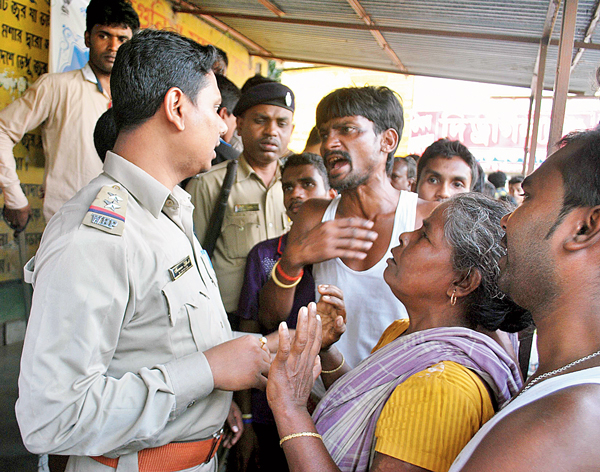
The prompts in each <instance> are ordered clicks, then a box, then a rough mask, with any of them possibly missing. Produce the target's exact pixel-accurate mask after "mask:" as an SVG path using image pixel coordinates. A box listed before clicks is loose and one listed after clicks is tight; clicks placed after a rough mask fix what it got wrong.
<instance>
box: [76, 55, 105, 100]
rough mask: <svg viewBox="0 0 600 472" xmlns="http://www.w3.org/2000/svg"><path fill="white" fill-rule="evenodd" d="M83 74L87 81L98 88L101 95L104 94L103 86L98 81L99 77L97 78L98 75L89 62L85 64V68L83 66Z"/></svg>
mask: <svg viewBox="0 0 600 472" xmlns="http://www.w3.org/2000/svg"><path fill="white" fill-rule="evenodd" d="M81 73H82V74H83V78H84V79H85V80H87V81H88V82H91V83H92V84H95V85H96V87H97V88H98V92H100V93H101V94H104V89H103V88H102V84H101V83H100V81H99V80H98V77H96V74H94V71H93V70H92V68H91V66H90V63H89V62H87V63H86V64H85V66H83V68H82V69H81Z"/></svg>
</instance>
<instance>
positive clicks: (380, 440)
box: [373, 320, 494, 472]
mask: <svg viewBox="0 0 600 472" xmlns="http://www.w3.org/2000/svg"><path fill="white" fill-rule="evenodd" d="M407 327H408V321H407V320H398V321H397V322H394V323H393V324H392V325H391V326H390V327H389V328H388V329H387V330H386V331H385V332H384V334H383V335H382V336H381V339H380V341H379V343H378V344H377V346H376V347H375V349H373V351H375V350H377V349H379V348H381V347H383V346H385V345H386V344H388V343H389V342H391V341H393V340H394V339H396V338H397V337H398V336H399V335H400V334H402V333H403V332H404V331H405V330H406V328H407ZM493 415H494V408H493V405H492V401H491V398H490V395H489V393H488V391H487V388H486V386H485V384H484V382H483V381H482V380H481V379H480V378H479V376H478V375H477V374H475V373H474V372H472V371H470V370H469V369H467V368H465V367H463V366H461V365H459V364H457V363H455V362H451V361H444V362H440V363H438V364H435V365H433V366H431V367H429V368H428V369H425V370H423V371H421V372H418V373H416V374H414V375H413V376H411V377H410V378H408V379H407V380H406V381H405V382H403V383H402V384H400V385H399V386H398V387H396V389H395V390H394V392H393V393H392V395H391V396H390V398H389V399H388V401H387V403H386V404H385V406H384V408H383V411H382V412H381V415H380V417H379V420H378V421H377V428H376V430H375V437H376V441H377V442H376V446H375V450H376V451H377V452H379V453H382V454H387V455H389V456H391V457H395V458H396V459H399V460H402V461H404V462H408V463H410V464H413V465H416V466H419V467H422V468H424V469H428V470H431V471H434V472H446V471H448V469H449V468H450V465H451V464H452V462H453V461H454V459H455V458H456V456H457V455H458V453H459V452H460V451H461V449H462V448H463V447H464V446H465V445H466V444H467V442H469V440H470V439H471V437H473V435H474V434H475V433H476V432H477V430H479V428H481V426H482V425H483V424H484V423H485V422H486V421H488V420H489V419H490V418H491V417H492V416H493Z"/></svg>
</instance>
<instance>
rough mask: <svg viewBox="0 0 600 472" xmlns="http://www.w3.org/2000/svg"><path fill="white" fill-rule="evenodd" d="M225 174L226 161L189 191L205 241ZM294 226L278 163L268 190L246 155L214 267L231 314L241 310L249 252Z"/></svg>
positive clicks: (193, 182) (231, 196)
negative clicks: (241, 295) (240, 303)
mask: <svg viewBox="0 0 600 472" xmlns="http://www.w3.org/2000/svg"><path fill="white" fill-rule="evenodd" d="M226 172H227V162H223V163H222V164H218V165H216V166H215V167H213V168H212V169H211V170H210V171H208V172H206V173H205V174H200V175H198V176H196V177H194V178H193V179H192V180H190V182H189V183H188V185H187V187H186V190H187V191H188V192H189V193H190V194H191V196H192V203H193V204H194V206H195V207H196V209H195V211H194V227H195V230H196V234H197V235H198V239H199V240H200V241H204V237H205V235H206V232H207V231H208V225H209V222H210V217H211V215H212V212H213V210H214V208H215V203H216V202H217V200H218V197H219V194H220V192H221V186H222V185H223V180H224V179H225V174H226ZM289 228H290V223H289V219H288V217H287V214H286V212H285V206H284V205H283V189H282V188H281V172H280V167H279V164H278V166H277V173H276V174H275V178H273V180H272V182H271V184H270V185H269V187H266V186H265V184H264V182H263V181H262V179H261V178H260V177H259V176H258V174H257V173H256V172H255V171H254V169H252V167H251V166H250V164H249V163H248V161H247V160H246V158H245V156H244V154H243V153H242V155H241V156H240V159H239V165H238V168H237V175H236V180H235V182H234V184H233V186H232V188H231V193H230V194H229V199H228V200H227V209H226V210H225V215H224V218H223V225H222V227H221V235H220V236H219V238H218V239H217V243H216V246H215V251H214V254H213V264H214V268H215V272H216V273H217V278H218V280H219V287H220V289H221V296H222V297H223V304H224V305H225V309H226V310H227V312H234V311H235V310H236V309H237V306H238V299H239V296H240V291H241V289H242V283H243V281H244V268H245V267H246V257H247V256H248V253H249V252H250V249H252V248H253V247H254V246H255V245H256V244H257V243H259V242H261V241H265V240H267V239H271V238H276V237H278V236H281V235H282V234H283V233H285V232H286V231H287V230H288V229H289Z"/></svg>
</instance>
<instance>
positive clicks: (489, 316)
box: [444, 192, 528, 331]
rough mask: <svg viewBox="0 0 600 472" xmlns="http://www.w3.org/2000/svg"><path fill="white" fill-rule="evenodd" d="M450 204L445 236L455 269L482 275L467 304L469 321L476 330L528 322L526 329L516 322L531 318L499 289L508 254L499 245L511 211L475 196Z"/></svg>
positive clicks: (459, 197)
mask: <svg viewBox="0 0 600 472" xmlns="http://www.w3.org/2000/svg"><path fill="white" fill-rule="evenodd" d="M447 203H448V206H447V208H446V209H445V210H444V220H445V221H444V236H445V238H446V240H447V241H448V244H449V245H450V247H451V248H452V253H453V254H452V265H453V268H454V270H455V271H456V272H458V273H461V272H462V273H464V274H465V277H466V276H467V274H468V273H469V272H472V271H474V270H477V271H478V272H479V273H480V275H481V283H480V284H479V287H478V288H477V289H476V290H474V291H473V292H472V293H471V294H469V296H468V297H466V299H465V300H464V303H465V308H466V316H467V320H468V321H469V323H470V324H471V325H473V327H477V326H483V327H484V328H486V329H489V330H492V331H495V330H496V329H499V328H501V329H504V330H505V331H513V330H515V331H516V330H518V329H523V328H524V327H525V326H526V325H527V324H528V320H527V323H526V324H525V326H523V323H521V322H517V323H516V324H515V321H519V319H520V318H523V322H525V318H528V315H525V312H524V310H522V309H520V308H519V307H517V306H516V305H515V304H514V302H512V300H510V299H509V298H508V297H507V296H506V295H505V294H504V293H503V292H502V291H501V290H500V288H499V287H498V277H499V275H500V268H499V267H498V260H499V259H500V257H501V256H503V255H504V254H505V253H506V251H505V249H504V248H503V247H502V246H501V244H500V242H501V239H502V237H503V235H504V231H503V230H502V227H501V225H500V220H501V219H502V217H503V216H504V215H506V214H507V213H509V212H510V211H511V207H509V206H508V205H507V204H506V203H505V202H501V201H497V200H493V199H491V198H489V197H486V196H485V195H482V194H480V193H475V192H471V193H461V194H459V195H455V196H454V197H452V198H451V199H449V200H448V201H447ZM517 312H519V313H517ZM507 315H511V316H509V317H508V318H510V326H503V323H504V322H505V318H507ZM515 315H517V316H516V318H517V320H515ZM507 321H508V320H507ZM504 324H505V325H506V323H504ZM515 328H518V329H515Z"/></svg>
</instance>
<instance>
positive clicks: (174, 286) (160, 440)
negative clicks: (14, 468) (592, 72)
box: [0, 0, 600, 472]
mask: <svg viewBox="0 0 600 472" xmlns="http://www.w3.org/2000/svg"><path fill="white" fill-rule="evenodd" d="M138 29H139V19H138V17H137V14H136V12H135V10H134V9H133V8H132V6H131V4H130V3H129V2H128V1H127V0H92V1H91V2H90V4H89V6H88V9H87V31H86V34H85V37H86V44H87V45H88V46H89V47H90V60H89V63H88V64H87V65H86V66H85V67H84V68H83V69H81V70H78V71H74V72H69V73H64V74H49V75H47V76H43V77H42V78H40V79H39V80H38V81H37V82H36V83H35V84H34V85H33V86H32V87H30V89H29V90H28V91H27V92H26V93H25V94H24V96H23V97H22V98H20V99H18V100H16V101H15V102H14V103H13V104H11V105H10V106H8V107H6V108H5V109H4V110H2V111H0V162H1V164H2V165H1V166H0V185H1V186H2V190H3V193H4V196H5V206H4V209H3V214H4V217H5V219H6V220H7V221H8V223H9V224H10V225H11V226H12V227H13V228H15V229H17V230H22V229H23V228H24V227H25V226H26V224H27V221H28V218H29V215H30V212H31V209H30V207H29V204H28V202H27V200H26V198H25V197H24V195H22V193H20V186H19V181H18V178H17V177H16V173H15V166H14V162H13V161H14V159H13V158H12V147H13V146H14V145H15V144H16V143H17V142H18V141H19V140H20V139H21V137H22V136H23V134H24V133H25V132H27V131H28V130H29V129H31V128H32V127H35V126H37V125H38V124H40V123H44V126H43V128H42V130H43V137H44V148H45V155H46V174H45V189H46V193H45V200H44V215H45V217H46V219H47V226H46V229H45V232H44V235H43V238H42V241H41V244H40V248H39V250H38V252H37V254H36V255H35V257H34V258H32V259H31V260H30V261H29V262H28V263H27V265H26V266H25V268H24V271H25V276H26V280H27V281H28V282H30V283H32V284H33V286H34V292H33V293H34V295H33V302H32V307H31V313H30V317H29V322H28V327H27V333H26V337H25V342H24V346H23V354H22V363H21V372H20V377H19V399H18V401H17V404H16V413H17V420H18V423H19V427H20V430H21V435H22V438H23V441H24V444H25V445H26V447H27V448H28V449H29V450H30V451H31V452H33V453H36V454H40V455H44V456H46V455H49V456H48V457H49V460H48V467H49V469H50V471H51V472H55V471H59V470H60V471H63V470H67V471H69V472H74V471H91V472H94V471H98V472H104V471H111V470H116V471H126V472H129V471H141V472H147V471H148V472H150V471H153V472H167V471H186V472H192V471H193V472H205V471H206V472H208V471H216V470H218V467H219V464H218V462H219V459H218V457H220V458H221V459H222V462H223V463H224V464H225V467H226V468H227V470H228V471H229V472H235V471H240V472H241V471H247V472H252V471H286V470H289V471H293V472H297V471H325V472H326V471H367V470H370V471H391V470H393V471H406V472H411V471H434V472H446V471H448V470H450V471H452V472H457V471H464V472H470V471H506V470H511V471H527V470H534V469H535V470H564V471H567V470H573V471H575V470H577V471H581V470H597V468H598V466H597V464H599V463H600V451H598V448H596V447H595V446H594V444H596V442H597V441H598V440H599V439H600V432H599V430H598V428H597V424H598V421H599V420H600V386H599V385H598V384H600V334H599V333H600V310H599V308H600V307H598V306H597V304H598V299H600V297H599V296H598V295H599V293H600V285H599V283H598V280H600V277H599V276H600V274H599V273H598V270H599V269H598V267H600V266H599V265H598V263H597V261H598V259H599V257H600V130H598V129H596V130H588V131H583V132H577V133H573V134H571V135H568V136H566V137H565V138H563V140H562V141H561V147H560V149H559V151H557V152H556V153H555V154H553V155H551V156H550V157H549V158H548V159H547V160H546V161H545V162H544V163H543V164H542V165H541V166H540V167H539V169H537V170H536V171H535V172H534V173H532V174H531V175H529V176H527V177H526V178H524V177H523V176H513V177H512V178H511V179H510V180H508V178H507V176H506V175H505V174H504V173H502V172H500V171H498V172H494V173H492V174H490V175H489V176H487V178H486V176H485V173H484V172H483V169H482V168H481V165H480V164H479V163H478V162H477V160H476V158H475V156H474V155H473V154H472V153H471V152H470V151H469V149H468V148H467V147H466V146H464V144H462V143H461V142H459V141H453V140H450V139H446V138H444V139H439V140H437V141H435V142H434V143H432V144H431V145H430V146H429V147H427V149H425V151H424V152H423V153H422V154H421V155H420V156H419V155H414V154H413V155H409V156H405V157H396V153H397V149H398V145H399V143H400V138H401V136H402V132H403V128H404V110H403V108H402V105H401V101H400V99H399V97H398V95H397V94H396V93H395V92H393V91H392V90H390V89H389V88H387V87H373V86H365V87H348V88H340V89H337V90H334V91H332V92H331V93H330V94H328V95H327V96H325V97H324V98H323V99H322V100H321V101H320V103H319V105H318V107H317V109H316V120H315V127H314V128H313V130H312V132H311V133H310V136H309V139H308V141H307V143H306V149H305V150H304V151H303V152H302V153H293V152H292V151H290V149H289V148H288V145H289V143H290V137H291V135H292V132H293V130H294V112H295V109H296V98H295V95H294V92H293V91H292V90H291V89H290V88H289V87H287V86H285V85H283V84H281V83H279V82H276V81H274V80H271V79H268V78H265V77H262V76H259V75H257V76H255V77H252V78H250V79H249V80H248V81H247V82H246V84H244V86H243V87H241V89H240V88H238V87H237V86H236V85H235V84H234V83H233V82H232V81H230V80H229V79H227V78H226V72H227V65H228V61H227V55H226V54H225V52H224V51H221V50H219V49H218V48H215V47H214V46H210V45H207V46H203V45H199V44H198V43H196V42H194V41H193V40H191V39H188V38H185V37H183V36H181V35H179V34H177V33H175V32H170V31H159V30H150V29H148V30H142V31H138ZM92 104H93V106H92ZM65 107H73V108H72V109H73V110H75V111H74V112H73V111H71V112H70V113H69V114H65V113H61V110H64V109H65ZM75 122H77V126H78V127H77V128H74V125H75ZM67 128H68V129H69V132H68V135H69V141H68V143H67V142H66V141H65V139H66V137H65V136H66V132H65V130H66V129H67ZM9 148H10V151H9ZM507 180H508V188H507V187H506V184H507ZM534 324H535V327H536V329H537V346H535V347H536V348H537V352H538V355H539V367H538V369H537V371H536V372H535V373H534V374H533V375H532V376H531V377H529V378H527V372H526V370H527V369H526V368H527V363H525V368H523V365H522V363H521V365H520V363H519V360H520V359H521V358H522V357H523V355H522V354H523V352H522V351H523V350H522V346H520V345H519V334H518V333H523V332H526V331H528V330H530V329H531V328H532V326H533V325H534ZM224 451H229V452H224ZM44 464H45V463H44ZM532 464H535V465H532ZM44 466H45V465H44Z"/></svg>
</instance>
